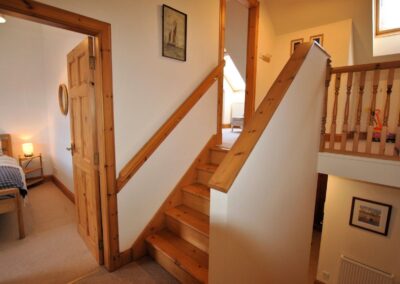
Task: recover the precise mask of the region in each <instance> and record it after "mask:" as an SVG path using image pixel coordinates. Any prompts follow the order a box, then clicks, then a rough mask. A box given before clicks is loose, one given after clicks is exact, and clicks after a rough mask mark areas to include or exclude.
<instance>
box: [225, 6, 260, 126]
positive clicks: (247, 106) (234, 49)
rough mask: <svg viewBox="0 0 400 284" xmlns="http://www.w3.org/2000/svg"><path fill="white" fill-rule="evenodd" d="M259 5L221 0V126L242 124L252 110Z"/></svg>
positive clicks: (248, 117)
mask: <svg viewBox="0 0 400 284" xmlns="http://www.w3.org/2000/svg"><path fill="white" fill-rule="evenodd" d="M259 8H260V3H259V1H258V0H231V1H229V0H220V43H219V59H220V60H221V61H222V60H223V59H224V60H225V62H226V65H225V68H224V76H223V78H220V82H219V100H220V103H219V113H218V116H219V127H220V128H228V127H232V126H235V127H236V126H239V127H241V128H242V127H243V126H244V125H246V123H247V122H248V121H250V119H251V117H252V116H253V114H254V112H255V95H256V73H257V46H258V21H259ZM243 21H244V22H243ZM238 22H243V23H240V24H237V23H238ZM243 27H245V29H244V31H241V29H242V28H243ZM238 29H240V31H239V30H238ZM235 32H236V34H235ZM243 34H247V35H245V36H244V37H243V36H240V35H243ZM244 50H245V51H244ZM228 77H229V78H228ZM232 111H233V112H237V113H238V114H237V115H236V114H234V115H233V116H232Z"/></svg>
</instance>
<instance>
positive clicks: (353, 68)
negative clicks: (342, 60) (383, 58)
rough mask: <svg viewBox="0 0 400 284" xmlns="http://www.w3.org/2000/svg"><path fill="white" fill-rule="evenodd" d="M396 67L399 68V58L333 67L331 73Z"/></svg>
mask: <svg viewBox="0 0 400 284" xmlns="http://www.w3.org/2000/svg"><path fill="white" fill-rule="evenodd" d="M396 68H400V60H399V61H389V62H382V63H370V64H360V65H350V66H342V67H334V68H332V74H337V73H348V72H363V71H365V72H367V71H374V70H386V69H396Z"/></svg>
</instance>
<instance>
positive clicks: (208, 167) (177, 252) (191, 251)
mask: <svg viewBox="0 0 400 284" xmlns="http://www.w3.org/2000/svg"><path fill="white" fill-rule="evenodd" d="M228 151H229V149H227V148H224V147H221V146H214V147H211V148H210V149H209V155H208V161H207V162H206V163H202V164H199V165H198V166H197V168H196V175H195V178H193V183H192V184H190V185H187V186H184V187H183V188H181V191H182V204H180V205H178V206H176V207H174V208H171V209H168V210H166V211H165V212H164V215H165V219H166V228H164V229H163V230H161V231H159V232H157V233H155V234H152V235H150V236H149V237H147V238H146V244H147V249H148V252H149V253H150V255H151V256H152V257H153V258H154V259H155V260H156V261H157V262H158V263H159V264H160V265H161V266H162V267H164V268H165V269H166V270H167V271H168V272H169V273H171V274H172V275H173V276H175V277H176V278H177V279H178V280H179V281H180V282H182V283H208V246H209V230H210V222H209V215H210V188H209V187H208V181H209V180H210V178H211V176H212V175H213V173H214V172H215V170H216V169H217V167H218V165H219V164H220V163H221V161H222V160H223V159H224V157H225V155H226V153H228Z"/></svg>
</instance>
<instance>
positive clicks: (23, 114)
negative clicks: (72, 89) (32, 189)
mask: <svg viewBox="0 0 400 284" xmlns="http://www.w3.org/2000/svg"><path fill="white" fill-rule="evenodd" d="M84 37H85V36H84V35H81V34H78V33H74V32H70V31H66V30H61V29H56V28H51V27H48V26H44V25H40V24H36V23H33V22H29V21H24V20H20V19H17V18H13V17H7V23H6V24H4V25H2V26H1V27H0V39H7V40H4V41H3V40H2V41H1V42H2V43H3V44H2V45H1V46H0V51H1V52H0V53H1V54H0V57H1V58H0V61H1V62H2V64H1V67H0V93H1V94H2V95H1V101H2V104H1V105H0V121H1V125H0V132H3V133H11V134H12V139H13V144H14V145H13V146H14V152H15V153H14V154H15V155H18V154H21V143H23V142H25V141H29V142H32V143H33V144H34V149H35V152H36V153H42V156H43V164H44V169H45V171H44V173H45V174H46V175H51V174H53V175H55V176H56V177H57V178H58V179H59V180H60V181H61V182H62V183H63V184H64V185H65V186H67V188H68V189H70V190H71V191H73V177H72V159H71V154H70V152H68V151H66V149H65V148H66V147H67V146H68V145H69V144H70V142H69V141H70V128H69V116H67V117H66V116H63V115H62V114H61V112H60V110H59V106H58V85H59V84H60V83H65V84H67V80H68V79H67V61H66V55H67V53H68V52H69V51H70V50H71V49H72V48H73V47H74V46H75V45H77V44H78V43H79V42H80V41H81V40H82V39H83V38H84ZM27 47H29V48H27Z"/></svg>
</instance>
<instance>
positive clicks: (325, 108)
mask: <svg viewBox="0 0 400 284" xmlns="http://www.w3.org/2000/svg"><path fill="white" fill-rule="evenodd" d="M331 62H332V61H331V60H330V59H329V58H328V60H327V61H326V75H325V95H324V102H323V104H324V105H323V109H322V122H321V137H320V144H319V151H320V152H324V150H325V132H326V117H327V115H328V91H329V85H330V83H331V76H332V74H331V72H332V65H331Z"/></svg>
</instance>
